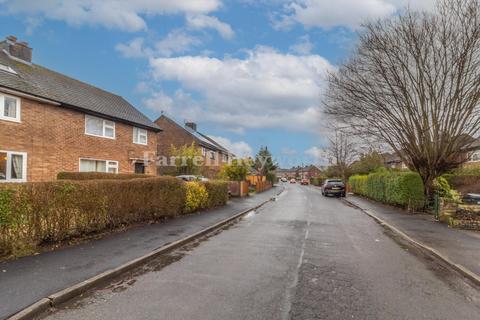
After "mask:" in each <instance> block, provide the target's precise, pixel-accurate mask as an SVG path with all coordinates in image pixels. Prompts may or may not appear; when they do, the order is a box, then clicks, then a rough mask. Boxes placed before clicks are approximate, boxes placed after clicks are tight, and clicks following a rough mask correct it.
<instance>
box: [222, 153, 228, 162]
mask: <svg viewBox="0 0 480 320" xmlns="http://www.w3.org/2000/svg"><path fill="white" fill-rule="evenodd" d="M223 162H228V154H223Z"/></svg>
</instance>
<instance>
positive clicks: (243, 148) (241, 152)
mask: <svg viewBox="0 0 480 320" xmlns="http://www.w3.org/2000/svg"><path fill="white" fill-rule="evenodd" d="M209 137H210V138H212V139H213V140H215V141H216V142H218V143H219V144H220V145H221V146H223V147H225V148H227V150H228V151H230V152H232V153H233V154H235V156H236V157H237V158H246V157H250V156H252V154H253V150H252V147H250V145H249V144H248V143H246V142H245V141H237V142H232V141H231V140H230V139H228V138H224V137H218V136H209Z"/></svg>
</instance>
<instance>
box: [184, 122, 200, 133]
mask: <svg viewBox="0 0 480 320" xmlns="http://www.w3.org/2000/svg"><path fill="white" fill-rule="evenodd" d="M185 126H186V127H189V128H190V129H192V130H193V131H197V124H196V123H195V122H186V123H185Z"/></svg>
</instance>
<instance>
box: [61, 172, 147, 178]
mask: <svg viewBox="0 0 480 320" xmlns="http://www.w3.org/2000/svg"><path fill="white" fill-rule="evenodd" d="M153 177H154V176H149V175H146V174H138V173H103V172H60V173H58V174H57V179H58V180H106V179H112V180H130V179H144V178H153Z"/></svg>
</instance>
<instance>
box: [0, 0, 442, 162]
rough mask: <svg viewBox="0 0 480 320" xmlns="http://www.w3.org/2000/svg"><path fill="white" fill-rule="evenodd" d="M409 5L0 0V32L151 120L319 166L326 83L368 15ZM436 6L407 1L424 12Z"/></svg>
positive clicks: (235, 147)
mask: <svg viewBox="0 0 480 320" xmlns="http://www.w3.org/2000/svg"><path fill="white" fill-rule="evenodd" d="M407 2H408V0H362V1H358V0H257V1H254V0H237V1H234V0H223V1H222V0H177V1H171V0H139V1H126V0H105V1H93V0H70V1H60V0H44V1H37V2H32V1H25V0H17V1H11V0H0V25H1V26H2V28H1V30H2V33H3V34H2V35H0V37H5V36H7V35H16V36H17V37H18V38H19V39H20V40H24V41H27V42H29V44H30V46H31V47H32V48H33V50H34V51H33V60H34V62H35V63H37V64H41V65H43V66H46V67H48V68H50V69H53V70H56V71H59V72H61V73H64V74H67V75H69V76H72V77H74V78H77V79H79V80H82V81H85V82H88V83H90V84H93V85H96V86H98V87H101V88H103V89H106V90H108V91H111V92H114V93H116V94H119V95H121V96H123V97H125V98H126V99H127V100H128V101H129V102H131V103H132V104H133V105H134V106H136V107H137V108H138V109H140V110H141V111H142V112H144V113H145V114H146V115H148V116H149V117H150V118H151V119H152V120H154V119H156V118H157V117H158V116H159V115H160V113H161V111H164V112H165V113H166V114H167V115H169V116H171V117H172V118H174V119H175V120H177V121H178V122H183V121H185V120H188V121H195V122H197V124H198V128H199V130H200V131H201V132H203V133H206V134H209V135H211V136H214V137H216V139H217V140H218V141H219V142H221V143H223V144H225V145H226V146H227V147H229V148H231V149H232V151H234V152H235V153H237V154H239V155H243V154H254V153H255V152H256V151H257V150H258V149H259V148H260V146H262V145H267V146H268V147H269V149H270V150H271V151H272V153H273V154H274V156H275V157H277V159H278V161H279V162H280V164H281V165H282V166H284V167H287V166H292V165H301V164H308V163H312V162H316V163H321V162H323V161H324V160H323V154H324V153H323V152H322V149H323V148H324V147H325V143H326V141H325V137H324V135H323V134H322V130H321V129H322V120H323V119H324V116H323V115H322V112H321V96H322V92H323V90H324V89H325V76H326V74H327V72H333V71H334V70H335V66H336V65H338V64H339V63H340V62H341V61H342V60H344V59H346V58H347V57H348V55H349V53H350V52H351V50H352V49H353V48H354V46H355V42H356V38H357V36H356V32H357V31H359V25H360V23H361V21H363V20H364V19H366V18H382V17H387V16H389V15H392V14H395V12H397V11H398V10H399V9H400V8H402V7H403V6H405V5H406V4H407ZM432 3H433V0H417V1H414V2H412V3H411V4H412V5H413V6H415V7H419V8H429V7H431V6H432Z"/></svg>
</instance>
